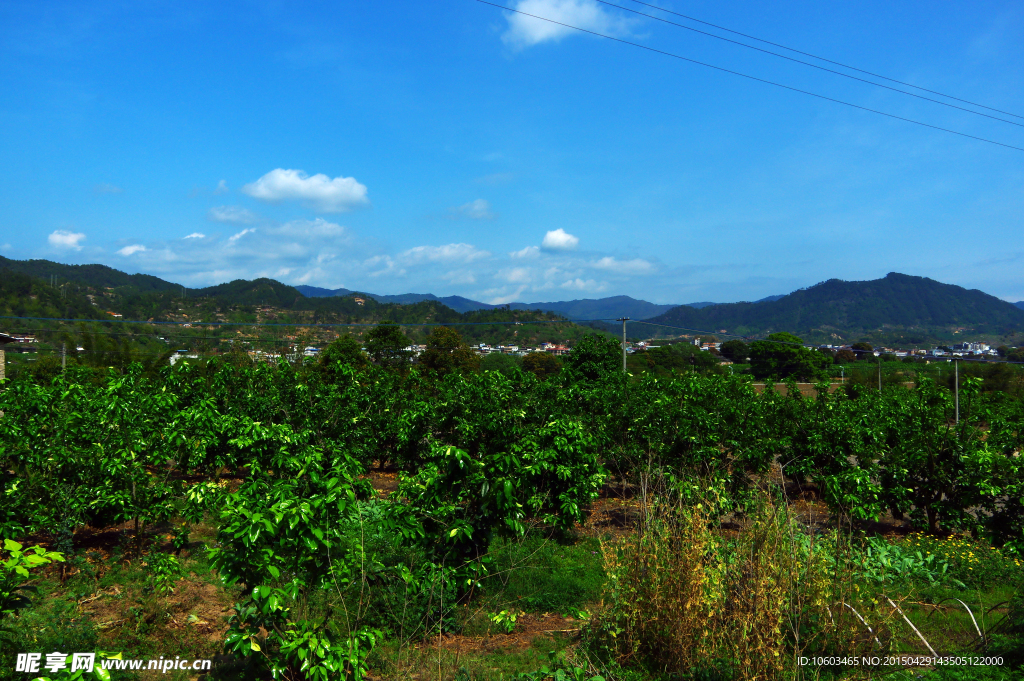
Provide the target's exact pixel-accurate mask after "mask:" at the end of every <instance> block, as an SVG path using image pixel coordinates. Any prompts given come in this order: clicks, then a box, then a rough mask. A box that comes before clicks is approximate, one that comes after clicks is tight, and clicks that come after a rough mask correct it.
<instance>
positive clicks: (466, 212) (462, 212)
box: [451, 199, 495, 220]
mask: <svg viewBox="0 0 1024 681" xmlns="http://www.w3.org/2000/svg"><path fill="white" fill-rule="evenodd" d="M451 212H452V213H453V214H455V215H456V216H459V217H464V218H469V219H470V220H493V219H494V217H495V216H494V213H492V212H491V204H489V203H487V201H485V200H484V199H477V200H476V201H470V202H469V203H466V204H463V205H461V206H459V207H458V208H452V209H451Z"/></svg>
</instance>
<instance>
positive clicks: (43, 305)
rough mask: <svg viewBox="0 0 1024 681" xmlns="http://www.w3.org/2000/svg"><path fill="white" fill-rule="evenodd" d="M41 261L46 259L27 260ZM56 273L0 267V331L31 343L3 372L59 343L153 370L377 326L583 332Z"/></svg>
mask: <svg viewBox="0 0 1024 681" xmlns="http://www.w3.org/2000/svg"><path fill="white" fill-rule="evenodd" d="M9 262H14V261H9ZM40 262H42V263H45V262H46V261H35V263H36V264H39V263H40ZM51 264H53V263H51ZM108 270H109V271H108ZM44 271H45V269H44ZM59 271H60V272H61V274H60V275H58V276H59V277H60V279H59V280H60V282H61V283H60V284H59V285H57V286H54V285H53V284H52V283H51V282H52V280H51V279H42V278H39V277H32V276H29V275H28V274H24V273H22V272H19V271H12V270H11V269H9V268H3V267H0V317H3V318H2V319H0V331H4V332H8V333H28V334H32V335H34V336H35V337H36V338H37V342H34V343H22V344H17V345H15V346H12V347H10V348H9V352H8V364H9V366H10V367H11V368H12V370H15V371H17V370H18V368H19V367H22V366H28V365H29V364H31V363H33V362H39V363H40V364H37V365H34V366H41V364H42V363H45V362H47V361H50V362H51V364H50V365H48V366H51V367H52V366H53V365H52V361H53V358H54V357H55V356H58V355H59V352H60V351H61V348H62V347H63V348H66V350H67V353H68V355H69V357H70V358H71V359H72V360H75V361H79V362H84V363H86V364H89V365H93V366H125V365H126V364H127V363H129V362H132V361H142V362H143V363H144V364H146V363H148V364H149V365H152V366H157V365H160V364H166V362H167V358H168V357H169V356H170V354H172V353H173V352H174V351H175V350H187V351H189V353H201V354H203V355H211V354H220V353H224V352H228V351H230V350H231V349H232V348H233V347H235V346H237V344H238V343H241V347H242V348H243V349H245V350H262V351H265V352H272V353H281V352H291V351H292V350H291V348H294V347H295V346H298V347H300V348H301V347H304V346H307V345H314V346H323V345H325V344H326V343H329V342H330V341H331V340H333V339H335V338H337V337H338V336H339V335H342V334H345V333H351V334H352V335H354V336H356V337H357V338H358V337H361V336H362V335H363V334H365V333H366V332H367V331H369V330H370V329H371V328H372V327H373V326H374V325H376V324H378V323H380V322H382V321H391V322H396V323H398V324H402V325H406V326H404V327H403V331H404V332H405V333H406V335H407V336H408V337H409V340H410V341H411V342H413V343H422V342H424V341H425V339H426V336H427V334H428V333H429V332H430V329H431V327H430V326H424V325H429V324H451V325H457V328H458V330H459V333H460V334H461V335H462V337H463V338H464V339H465V341H466V342H469V343H484V342H486V343H490V344H507V345H522V346H532V345H537V344H539V343H541V342H545V341H547V342H558V343H565V342H569V343H573V342H575V341H576V340H577V339H579V338H580V337H581V336H582V335H584V334H585V333H588V332H592V330H591V329H587V328H584V327H581V326H577V325H575V324H572V323H571V322H568V321H566V320H564V318H562V317H559V316H558V315H555V314H553V313H547V312H536V311H533V312H530V311H519V310H512V309H509V308H508V307H500V308H494V309H488V310H478V311H472V312H466V313H461V312H457V311H455V310H453V309H451V308H449V307H447V306H445V305H443V304H442V303H441V302H439V301H433V300H425V301H421V302H417V303H414V304H409V305H401V304H395V303H381V302H378V301H376V300H374V299H373V298H370V297H368V296H366V295H365V294H353V295H348V296H333V297H330V298H307V297H305V296H303V295H302V294H301V293H300V292H299V291H298V290H296V289H295V288H293V287H291V286H287V285H285V284H282V283H281V282H278V281H275V280H273V279H257V280H255V281H247V280H241V279H240V280H236V281H232V282H228V283H225V284H220V285H218V286H210V287H207V288H202V289H185V290H184V291H183V290H182V288H181V287H179V286H177V285H174V284H171V285H170V287H169V288H165V289H162V290H159V289H155V288H154V287H150V288H148V289H147V290H142V289H141V288H140V287H139V286H136V285H135V284H133V283H128V284H125V285H121V286H106V285H105V284H117V283H118V282H125V281H128V282H133V281H138V280H133V279H130V277H132V276H135V275H125V274H124V273H122V272H118V271H117V270H110V269H109V268H102V267H99V268H93V269H88V268H86V269H79V270H76V269H63V270H59ZM69 273H70V274H77V273H84V275H85V276H86V278H87V279H88V281H89V282H91V283H84V282H80V281H75V280H71V281H67V280H64V279H63V275H64V274H69ZM154 279H155V278H154ZM157 281H161V280H157ZM164 283H166V282H164ZM183 294H184V296H183ZM61 320H79V321H61ZM537 322H540V323H537ZM335 325H337V326H335ZM344 325H351V326H344ZM47 358H49V359H47ZM58 364H59V362H58Z"/></svg>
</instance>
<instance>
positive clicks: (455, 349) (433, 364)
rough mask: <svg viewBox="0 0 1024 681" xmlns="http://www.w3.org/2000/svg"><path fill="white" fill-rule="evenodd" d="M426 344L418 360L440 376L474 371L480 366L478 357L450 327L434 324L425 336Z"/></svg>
mask: <svg viewBox="0 0 1024 681" xmlns="http://www.w3.org/2000/svg"><path fill="white" fill-rule="evenodd" d="M426 345H427V349H426V350H424V351H423V353H422V354H421V355H420V357H419V361H420V363H421V364H422V365H423V366H425V367H427V368H428V369H431V370H432V371H436V372H437V373H438V374H439V375H441V376H445V375H447V374H450V373H456V372H458V373H463V372H467V371H475V370H476V369H478V368H479V366H480V358H479V357H477V355H476V353H475V352H473V351H472V350H470V349H469V346H468V345H466V343H465V342H463V340H462V336H460V335H459V332H458V331H456V330H455V329H452V328H450V327H447V326H435V327H434V328H433V329H432V330H431V332H430V335H429V336H427V343H426Z"/></svg>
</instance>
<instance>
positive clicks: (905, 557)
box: [858, 537, 964, 587]
mask: <svg viewBox="0 0 1024 681" xmlns="http://www.w3.org/2000/svg"><path fill="white" fill-rule="evenodd" d="M859 567H860V571H859V573H858V574H859V576H861V577H862V578H863V579H864V580H865V581H867V582H869V583H872V584H875V585H877V586H879V587H887V586H897V587H906V586H908V585H909V584H910V583H912V582H917V583H919V584H925V585H934V584H941V583H943V582H949V583H952V584H954V585H956V586H960V587H963V586H964V583H963V582H961V581H960V580H958V579H956V578H954V577H953V576H952V575H951V574H950V571H949V567H950V563H949V561H948V560H947V559H946V558H944V557H940V556H937V555H936V554H934V553H931V552H929V551H921V550H914V548H913V547H911V546H908V545H905V544H892V543H889V542H887V541H886V540H885V539H882V538H880V537H869V538H868V540H867V545H866V546H865V547H864V549H863V551H862V552H861V554H860V557H859Z"/></svg>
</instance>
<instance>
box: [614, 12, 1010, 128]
mask: <svg viewBox="0 0 1024 681" xmlns="http://www.w3.org/2000/svg"><path fill="white" fill-rule="evenodd" d="M599 1H601V0H599ZM630 1H631V2H635V3H636V4H638V5H643V6H645V7H650V8H652V9H656V10H658V11H660V12H665V13H666V14H674V15H676V16H677V17H682V18H684V19H689V20H690V21H696V22H697V23H698V24H704V25H705V26H711V27H712V28H717V29H718V30H720V31H727V32H729V33H732V34H734V35H739V36H743V37H744V38H750V39H751V40H756V41H757V42H759V43H764V44H765V45H771V46H773V47H781V48H782V49H784V50H789V51H790V52H795V53H797V54H802V55H804V56H805V57H811V58H812V59H818V60H820V61H823V62H828V63H829V64H835V65H836V66H842V67H843V68H844V69H850V70H851V71H857V72H859V73H864V74H867V75H869V76H873V77H874V78H881V79H883V80H887V81H889V82H890V83H899V84H900V85H905V86H906V87H912V88H914V89H915V90H921V91H922V92H930V93H931V94H933V95H939V96H940V97H946V98H947V99H953V100H956V101H958V102H963V103H964V104H970V105H971V106H977V107H981V108H982V109H988V110H989V111H995V112H996V113H1001V114H1006V115H1007V116H1013V117H1014V118H1021V119H1024V116H1019V115H1017V114H1015V113H1010V112H1009V111H1003V110H1002V109H995V108H993V107H991V106H985V105H984V104H978V103H977V102H972V101H970V100H968V99H961V98H960V97H954V96H953V95H947V94H944V93H942V92H939V91H938V90H929V89H928V88H926V87H921V86H920V85H914V84H913V83H907V82H905V81H902V80H896V79H895V78H890V77H888V76H883V75H881V74H879V73H873V72H872V71H866V70H864V69H859V68H857V67H856V66H850V65H849V64H844V63H842V62H838V61H834V60H832V59H826V58H825V57H819V56H818V55H816V54H811V53H810V52H803V51H801V50H798V49H796V48H794V47H787V46H786V45H782V44H780V43H773V42H772V41H770V40H765V39H764V38H758V37H757V36H752V35H750V34H748V33H741V32H740V31H734V30H733V29H731V28H726V27H725V26H719V25H718V24H712V23H711V22H710V21H704V20H702V19H698V18H697V17H692V16H689V15H687V14H680V13H679V12H673V11H672V10H670V9H665V8H664V7H658V6H657V5H652V4H650V3H646V2H641V0H630ZM622 9H626V8H625V7H623V8H622ZM629 11H632V10H629ZM686 28H688V27H686ZM691 30H693V29H691ZM708 35H711V34H708ZM714 37H719V36H714ZM722 40H726V38H722ZM740 44H742V43H740ZM748 47H749V46H748ZM752 49H757V48H756V47H755V48H752ZM772 54H774V52H773V53H772ZM780 56H781V55H780ZM883 87H884V86H883ZM908 94H909V93H908ZM1000 120H1002V119H1000Z"/></svg>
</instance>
